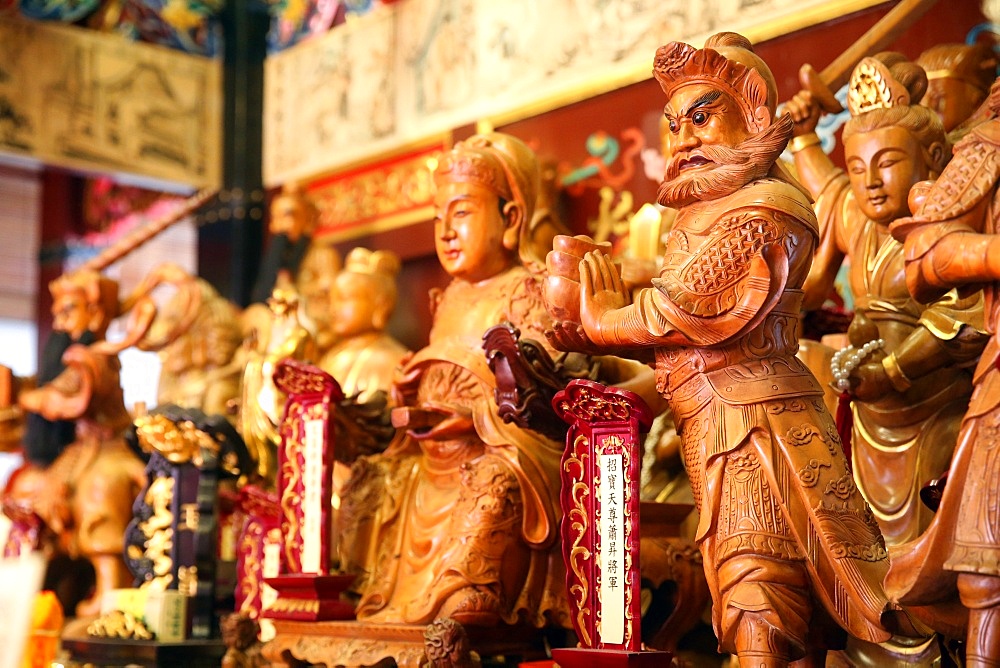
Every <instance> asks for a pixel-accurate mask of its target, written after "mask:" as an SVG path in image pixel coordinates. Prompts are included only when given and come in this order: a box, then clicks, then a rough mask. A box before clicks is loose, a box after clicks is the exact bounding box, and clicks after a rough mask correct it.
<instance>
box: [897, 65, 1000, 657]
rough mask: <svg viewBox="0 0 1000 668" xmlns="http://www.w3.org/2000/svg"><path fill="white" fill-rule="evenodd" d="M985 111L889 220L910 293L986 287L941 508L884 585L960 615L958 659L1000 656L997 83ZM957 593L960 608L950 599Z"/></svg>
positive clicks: (904, 598)
mask: <svg viewBox="0 0 1000 668" xmlns="http://www.w3.org/2000/svg"><path fill="white" fill-rule="evenodd" d="M983 111H984V115H985V116H986V117H987V118H988V120H987V121H986V122H984V123H982V124H980V125H978V126H976V127H975V128H973V129H972V131H971V132H969V134H968V135H967V136H966V138H965V139H964V140H963V141H962V142H961V143H959V144H958V145H956V146H955V157H954V158H953V159H952V161H951V163H950V164H949V165H948V167H946V168H945V170H944V172H943V173H942V174H941V177H940V178H939V179H938V180H937V182H936V183H935V184H934V185H933V187H932V188H930V189H929V192H928V189H927V188H926V187H918V188H914V191H913V193H911V203H912V204H913V205H914V209H915V210H916V215H914V216H913V217H912V218H903V219H900V220H897V221H896V222H895V223H893V225H892V233H893V235H894V236H896V237H897V238H899V239H905V249H906V278H907V283H908V284H909V286H910V289H911V290H912V291H913V294H914V296H915V297H916V298H917V299H920V300H922V301H931V300H934V299H936V298H937V297H939V296H940V295H941V294H942V293H944V292H946V291H948V290H949V289H951V288H953V287H958V288H960V290H961V291H962V292H963V293H964V292H967V291H975V290H978V289H980V288H981V287H982V286H985V292H986V313H987V319H986V324H987V328H988V329H989V332H990V339H989V343H987V345H986V350H985V351H984V352H983V355H982V358H981V359H980V361H979V365H978V366H977V367H976V371H975V374H974V382H975V388H974V390H973V393H972V402H971V404H970V405H969V410H968V412H967V413H966V416H965V420H964V422H963V423H962V431H961V434H960V436H959V440H958V446H957V447H956V449H955V456H954V458H953V459H952V462H951V470H950V472H949V474H948V482H947V485H946V487H945V490H944V494H943V496H942V498H941V501H940V507H939V509H938V512H937V514H936V515H935V516H934V519H933V520H932V521H931V524H930V526H929V527H928V529H927V531H926V532H925V533H924V534H923V535H922V536H921V537H920V538H919V539H917V540H915V541H913V542H911V543H908V544H906V545H904V546H902V547H901V548H900V549H899V551H898V557H896V556H894V557H893V561H892V567H891V568H890V569H889V574H888V576H887V578H886V582H885V584H886V591H887V592H888V593H889V595H890V596H891V597H892V598H894V599H896V600H898V601H899V602H900V603H903V604H904V605H913V606H918V607H915V608H914V610H915V612H916V614H920V615H921V618H923V619H925V621H928V622H929V623H930V624H931V625H932V626H933V627H934V628H935V629H937V630H939V631H941V632H943V633H945V634H946V635H948V636H951V637H961V635H962V631H963V627H964V625H965V623H966V619H967V622H968V635H967V636H966V645H965V660H966V663H965V665H966V666H970V667H975V668H985V667H986V666H995V665H996V662H997V657H1000V526H998V518H1000V504H998V498H1000V496H998V494H1000V459H998V458H997V456H996V455H997V445H998V444H1000V341H998V338H997V336H998V334H997V333H998V331H1000V301H998V297H1000V292H998V290H1000V229H998V222H1000V202H998V192H1000V189H998V184H1000V86H998V85H997V84H994V85H993V89H992V90H991V92H990V96H989V98H988V99H987V101H986V104H985V105H984V110H983ZM956 595H957V597H958V598H959V599H960V601H961V604H962V606H964V608H957V609H956V607H955V606H954V605H953V603H954V599H955V598H956Z"/></svg>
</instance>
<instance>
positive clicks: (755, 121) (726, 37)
mask: <svg viewBox="0 0 1000 668" xmlns="http://www.w3.org/2000/svg"><path fill="white" fill-rule="evenodd" d="M653 76H654V77H656V80H657V81H658V82H659V84H660V88H662V89H663V92H664V93H665V94H666V96H667V97H668V98H669V97H672V96H673V94H674V92H675V91H676V90H677V89H678V88H680V87H681V86H686V85H690V84H694V83H704V84H708V85H710V86H713V87H715V88H718V89H720V90H722V91H723V92H725V93H727V94H728V95H729V97H731V98H732V99H733V100H734V101H735V102H736V104H737V105H738V106H739V108H740V112H741V113H742V114H743V119H744V120H745V121H746V124H747V128H749V129H750V130H752V131H753V132H761V131H762V130H764V129H766V128H767V127H768V126H770V125H771V123H772V121H773V120H774V113H775V109H776V108H777V104H778V87H777V84H776V83H775V80H774V75H773V74H771V70H770V68H769V67H768V66H767V64H766V63H765V62H764V61H763V60H761V59H760V57H759V56H757V54H755V53H754V52H753V47H752V46H751V45H750V41H749V40H748V39H747V38H745V37H743V36H742V35H739V34H737V33H733V32H723V33H718V34H716V35H713V36H712V37H709V38H708V40H707V41H706V42H705V48H703V49H696V48H694V47H693V46H691V45H690V44H685V43H683V42H671V43H670V44H666V45H664V46H661V47H660V48H659V49H657V50H656V57H655V58H654V59H653Z"/></svg>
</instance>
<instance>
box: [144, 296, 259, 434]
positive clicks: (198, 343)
mask: <svg viewBox="0 0 1000 668" xmlns="http://www.w3.org/2000/svg"><path fill="white" fill-rule="evenodd" d="M197 283H198V290H199V291H200V292H201V305H200V307H199V309H198V314H197V316H196V317H195V320H194V322H192V323H191V325H190V328H189V329H188V330H187V332H186V333H184V334H182V335H181V336H179V337H178V338H177V339H176V340H174V341H173V343H171V344H169V345H167V346H166V347H165V348H163V349H161V350H160V351H159V353H158V354H159V357H160V362H161V365H162V366H161V370H160V382H159V388H158V390H157V401H158V402H159V403H160V404H175V405H177V406H181V407H184V408H197V409H199V410H201V411H203V412H205V413H208V414H217V415H229V414H232V413H233V403H234V402H235V401H237V400H238V399H239V397H240V380H241V375H242V368H241V367H240V363H239V360H238V359H234V358H235V357H236V353H237V350H238V349H239V346H240V342H241V340H242V333H241V332H240V327H239V311H238V310H237V309H236V307H235V306H233V305H232V303H230V302H229V301H228V300H226V299H225V298H223V297H222V296H221V295H220V294H219V293H218V292H217V291H216V290H215V288H213V287H212V286H211V285H210V284H209V283H208V282H207V281H205V280H203V279H200V278H199V279H197ZM184 308H186V307H185V306H183V305H182V303H180V302H179V301H178V300H177V299H176V298H175V299H173V300H171V301H169V302H168V303H167V304H166V306H165V307H164V309H163V321H164V322H165V326H167V327H172V326H173V325H174V323H176V321H177V320H178V319H179V318H182V317H184V315H183V309H184Z"/></svg>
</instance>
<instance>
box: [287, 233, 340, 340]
mask: <svg viewBox="0 0 1000 668" xmlns="http://www.w3.org/2000/svg"><path fill="white" fill-rule="evenodd" d="M340 269H341V260H340V252H339V251H338V250H337V247H336V246H334V245H333V243H332V242H331V241H330V240H329V238H316V237H313V240H312V243H310V244H309V249H308V250H307V251H306V255H305V257H303V258H302V264H301V265H299V272H298V274H297V275H296V277H295V289H296V290H298V293H299V294H300V295H301V297H302V302H301V305H300V308H299V319H300V320H301V321H302V324H303V325H305V327H306V329H308V330H309V332H310V333H311V334H312V336H313V340H314V341H315V342H316V353H317V355H323V354H324V353H326V351H327V350H329V349H330V346H332V345H333V344H334V343H336V341H337V335H336V334H335V333H334V324H335V323H333V322H331V318H332V316H333V312H332V311H333V302H332V301H331V298H330V297H331V295H330V293H331V291H332V290H333V284H334V281H336V280H337V275H338V274H339V273H340Z"/></svg>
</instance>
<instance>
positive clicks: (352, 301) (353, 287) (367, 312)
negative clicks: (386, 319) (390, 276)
mask: <svg viewBox="0 0 1000 668" xmlns="http://www.w3.org/2000/svg"><path fill="white" fill-rule="evenodd" d="M381 303H382V300H380V299H379V295H378V290H377V289H376V286H375V281H373V280H372V279H371V278H370V277H368V276H364V275H362V274H357V273H355V272H352V271H344V272H341V273H340V274H339V275H338V276H337V280H336V281H334V283H333V290H331V292H330V312H331V316H330V326H331V327H332V328H333V331H334V333H335V334H336V335H337V336H340V337H344V338H346V337H350V336H358V335H360V334H365V333H366V332H371V331H374V330H376V329H380V328H379V327H376V317H375V316H376V313H377V311H378V310H379V309H380V308H381Z"/></svg>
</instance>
